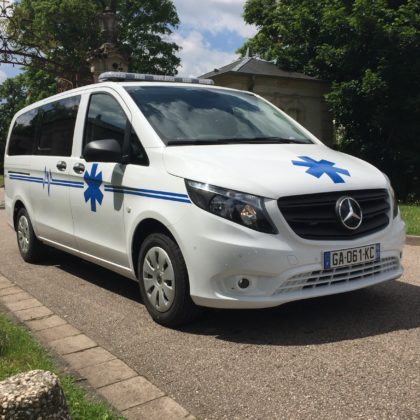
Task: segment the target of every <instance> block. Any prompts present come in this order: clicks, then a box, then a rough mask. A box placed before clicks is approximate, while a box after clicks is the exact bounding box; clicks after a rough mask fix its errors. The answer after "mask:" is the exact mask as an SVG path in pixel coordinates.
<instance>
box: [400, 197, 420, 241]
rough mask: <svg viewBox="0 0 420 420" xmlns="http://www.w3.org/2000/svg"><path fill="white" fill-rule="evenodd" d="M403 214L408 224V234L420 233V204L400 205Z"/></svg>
mask: <svg viewBox="0 0 420 420" xmlns="http://www.w3.org/2000/svg"><path fill="white" fill-rule="evenodd" d="M400 210H401V215H402V218H403V219H404V222H405V223H406V225H407V234H408V235H420V205H419V204H417V205H414V204H411V205H407V204H402V205H400Z"/></svg>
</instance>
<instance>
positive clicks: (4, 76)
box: [0, 70, 7, 85]
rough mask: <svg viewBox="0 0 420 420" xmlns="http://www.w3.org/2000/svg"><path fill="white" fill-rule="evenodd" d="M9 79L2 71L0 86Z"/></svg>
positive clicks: (0, 73)
mask: <svg viewBox="0 0 420 420" xmlns="http://www.w3.org/2000/svg"><path fill="white" fill-rule="evenodd" d="M6 79H7V74H6V73H5V72H4V71H2V70H0V85H1V84H2V83H3V82H4V81H5V80H6Z"/></svg>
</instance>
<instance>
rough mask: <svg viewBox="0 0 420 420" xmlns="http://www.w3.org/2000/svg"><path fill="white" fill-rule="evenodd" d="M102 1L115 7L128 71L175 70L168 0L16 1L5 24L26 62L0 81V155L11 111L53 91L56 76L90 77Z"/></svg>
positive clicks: (77, 80) (174, 20)
mask: <svg viewBox="0 0 420 420" xmlns="http://www.w3.org/2000/svg"><path fill="white" fill-rule="evenodd" d="M106 6H109V7H111V9H112V8H113V7H116V11H117V16H118V25H119V34H118V46H119V48H120V50H121V51H122V52H123V53H125V54H126V56H127V57H129V70H130V71H138V72H144V73H157V74H174V73H176V68H177V67H178V65H179V63H180V60H179V58H178V57H177V56H176V55H175V53H176V52H177V51H178V50H179V47H178V46H177V45H176V44H175V43H173V42H170V41H169V40H168V37H169V35H170V34H171V33H172V30H173V28H175V27H176V26H177V25H178V24H179V19H178V15H177V13H176V10H175V7H174V5H173V3H172V1H171V0H153V1H148V0H118V1H116V0H113V1H111V2H109V0H97V1H94V0H89V1H86V0H20V1H19V2H18V3H16V4H15V6H14V8H13V19H12V20H11V21H9V27H8V28H6V29H7V31H8V40H9V42H11V45H12V47H13V48H14V50H15V51H18V52H19V51H20V52H23V53H24V54H25V63H27V64H28V67H26V68H25V70H24V72H23V73H22V74H20V75H19V76H17V77H15V78H13V79H7V80H6V81H5V82H4V83H3V84H2V85H0V156H3V151H4V146H5V142H6V137H7V133H8V128H9V124H10V121H11V120H12V117H13V115H14V114H15V113H16V112H17V111H19V110H20V109H21V108H22V107H23V106H26V105H29V104H30V103H32V102H35V101H38V100H40V99H43V98H45V97H48V96H50V95H52V94H54V93H56V91H57V84H56V78H62V79H66V80H69V81H70V82H71V83H72V85H73V86H78V85H83V84H87V83H91V82H92V75H91V72H90V68H89V64H88V58H89V57H90V55H91V54H92V52H93V51H94V50H95V49H97V48H98V47H100V45H101V44H102V42H103V40H102V39H101V33H100V27H99V19H98V14H99V13H100V12H102V11H103V10H104V8H105V7H106ZM0 29H1V28H0ZM0 44H1V43H0ZM0 52H1V51H0ZM9 58H10V56H9ZM12 58H13V57H12ZM0 62H1V60H0ZM1 162H2V159H1ZM1 165H2V163H1ZM0 169H1V168H0Z"/></svg>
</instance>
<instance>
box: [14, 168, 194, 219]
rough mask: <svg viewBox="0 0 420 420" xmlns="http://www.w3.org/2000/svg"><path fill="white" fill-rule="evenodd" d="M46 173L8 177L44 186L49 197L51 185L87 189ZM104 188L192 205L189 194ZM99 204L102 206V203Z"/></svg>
mask: <svg viewBox="0 0 420 420" xmlns="http://www.w3.org/2000/svg"><path fill="white" fill-rule="evenodd" d="M45 171H46V177H44V178H40V177H35V176H26V175H17V174H10V173H9V174H8V177H9V179H14V180H17V181H26V182H33V183H36V184H42V185H43V186H48V195H49V193H50V186H51V185H57V186H61V187H70V188H79V189H83V188H85V183H84V182H79V181H67V180H64V179H56V178H52V176H51V174H50V173H49V174H48V171H47V170H46V169H45ZM85 180H86V182H87V183H88V184H89V181H92V182H93V181H94V180H95V179H94V178H90V177H89V176H85ZM104 187H105V191H106V192H113V193H118V194H128V195H136V196H140V197H148V198H156V199H160V200H168V201H177V202H179V203H188V204H191V201H190V200H189V197H188V195H187V194H180V193H173V192H166V191H160V190H149V189H142V188H130V187H121V186H113V185H105V186H104ZM85 198H86V197H85ZM100 201H102V200H100ZM99 204H101V202H100V203H99ZM92 211H96V203H95V206H93V205H92Z"/></svg>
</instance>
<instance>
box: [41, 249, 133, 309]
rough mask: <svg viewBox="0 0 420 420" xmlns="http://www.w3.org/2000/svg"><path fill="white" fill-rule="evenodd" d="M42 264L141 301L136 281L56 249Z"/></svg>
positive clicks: (50, 251)
mask: <svg viewBox="0 0 420 420" xmlns="http://www.w3.org/2000/svg"><path fill="white" fill-rule="evenodd" d="M42 265H47V266H48V265H53V266H55V267H57V268H58V269H60V270H63V271H65V272H66V273H69V274H72V275H73V276H76V277H79V278H81V279H82V280H85V281H88V282H89V283H92V284H95V285H96V286H99V287H101V288H103V289H106V290H109V291H110V292H113V293H117V294H119V295H120V296H123V297H125V298H127V299H131V300H134V301H137V302H141V297H140V291H139V287H138V284H137V282H136V281H133V280H131V279H128V278H126V277H124V276H120V275H118V274H116V273H114V272H112V271H110V270H107V269H106V268H102V267H100V266H98V265H96V264H93V263H90V262H88V261H85V260H82V259H80V258H78V257H75V256H73V255H70V254H67V253H65V252H61V251H59V250H56V249H50V250H49V256H48V257H47V259H46V260H45V261H43V263H42Z"/></svg>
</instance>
